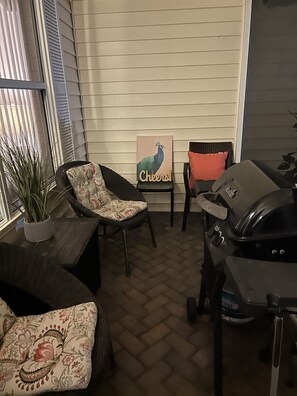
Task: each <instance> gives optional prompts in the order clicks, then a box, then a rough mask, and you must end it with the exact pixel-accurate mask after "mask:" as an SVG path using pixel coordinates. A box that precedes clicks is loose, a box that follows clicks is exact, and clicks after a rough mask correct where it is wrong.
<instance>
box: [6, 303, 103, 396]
mask: <svg viewBox="0 0 297 396" xmlns="http://www.w3.org/2000/svg"><path fill="white" fill-rule="evenodd" d="M96 321H97V307H96V305H95V304H94V303H93V302H89V303H84V304H80V305H76V306H73V307H69V308H64V309H60V310H56V311H51V312H47V313H45V314H43V315H32V316H23V317H18V318H17V320H16V321H15V323H14V324H13V326H12V327H11V328H10V330H9V331H8V332H7V333H6V334H5V336H4V337H3V344H2V346H1V348H0V395H14V396H19V395H35V394H40V393H44V392H48V391H64V390H67V389H69V390H70V389H83V388H86V387H87V386H88V384H89V381H90V377H91V354H92V348H93V345H94V336H95V327H96Z"/></svg>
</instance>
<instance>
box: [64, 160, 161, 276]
mask: <svg viewBox="0 0 297 396" xmlns="http://www.w3.org/2000/svg"><path fill="white" fill-rule="evenodd" d="M88 163H89V161H72V162H67V163H65V164H63V165H61V166H60V167H59V168H58V169H57V171H56V183H57V186H58V188H59V189H60V190H61V191H65V193H64V197H65V198H66V199H67V200H68V202H69V203H70V205H71V206H72V208H73V210H74V212H75V213H76V215H77V216H78V217H96V218H98V219H99V223H100V224H101V225H102V226H103V227H104V231H105V229H106V227H107V226H111V227H115V229H117V230H121V231H122V235H123V244H124V253H125V266H126V276H128V277H129V276H130V275H131V271H130V266H129V260H128V249H127V234H126V232H127V231H128V230H131V229H134V228H137V227H139V226H141V225H142V224H143V223H144V222H146V221H147V222H148V224H149V229H150V234H151V238H152V243H153V246H154V247H157V245H156V241H155V237H154V232H153V227H152V222H151V219H150V216H149V213H148V210H147V209H146V210H144V211H143V212H140V213H138V214H136V215H135V216H134V217H132V218H130V219H128V220H124V221H115V220H110V219H107V218H106V217H102V216H99V215H98V214H97V213H94V212H92V211H91V210H89V209H87V208H86V207H85V206H83V205H82V204H81V203H79V202H78V201H77V199H76V197H75V194H74V191H73V188H72V186H71V184H70V182H69V180H68V177H67V173H66V171H67V170H68V169H70V168H74V167H76V166H81V165H85V164H88ZM99 166H100V169H101V172H102V176H103V179H104V181H105V184H106V188H107V189H108V190H109V191H111V193H113V194H114V195H116V196H117V197H118V198H119V199H123V200H127V201H129V200H130V201H145V199H144V197H143V195H142V194H141V192H140V191H138V190H137V188H135V187H134V186H133V185H132V184H131V183H129V182H128V180H126V179H124V178H123V177H122V176H120V175H119V174H118V173H116V172H114V171H113V170H112V169H109V168H107V167H106V166H103V165H99Z"/></svg>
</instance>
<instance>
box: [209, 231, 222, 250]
mask: <svg viewBox="0 0 297 396" xmlns="http://www.w3.org/2000/svg"><path fill="white" fill-rule="evenodd" d="M223 242H224V238H223V237H222V233H221V231H219V232H216V233H215V234H214V235H213V237H212V238H211V243H212V244H213V245H214V246H220V245H221V244H222V243H223Z"/></svg>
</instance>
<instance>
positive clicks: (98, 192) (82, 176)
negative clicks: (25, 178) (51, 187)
mask: <svg viewBox="0 0 297 396" xmlns="http://www.w3.org/2000/svg"><path fill="white" fill-rule="evenodd" d="M66 172H67V176H68V179H69V181H70V183H71V185H72V187H73V190H74V193H75V196H76V198H77V200H78V201H79V202H80V203H81V204H82V205H84V206H85V207H86V208H88V209H90V210H92V211H93V212H95V213H97V214H98V215H99V216H102V217H105V218H107V219H110V220H116V221H123V220H127V219H129V218H131V217H133V216H135V215H136V214H137V213H139V212H142V211H143V210H145V209H146V208H147V203H146V202H143V201H123V200H121V199H111V198H110V195H109V194H108V191H107V189H106V186H105V182H104V179H103V177H102V173H101V169H100V166H99V165H98V164H96V163H94V162H90V163H89V164H86V165H81V166H77V167H75V168H70V169H68V170H67V171H66Z"/></svg>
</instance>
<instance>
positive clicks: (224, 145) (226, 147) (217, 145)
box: [182, 142, 233, 231]
mask: <svg viewBox="0 0 297 396" xmlns="http://www.w3.org/2000/svg"><path fill="white" fill-rule="evenodd" d="M189 151H192V152H194V153H199V154H213V153H219V152H225V151H227V152H228V157H227V159H226V162H225V169H227V168H229V167H230V166H231V165H232V164H233V145H232V143H231V142H206V143H204V142H189ZM183 176H184V186H185V204H184V213H183V224H182V231H186V228H187V218H188V214H189V212H190V205H191V198H196V196H197V195H198V194H200V193H204V192H207V191H209V190H210V189H211V187H212V185H213V183H214V181H215V180H200V183H199V191H197V190H194V189H193V188H190V185H189V180H190V176H191V169H190V164H189V162H185V163H184V169H183Z"/></svg>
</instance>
